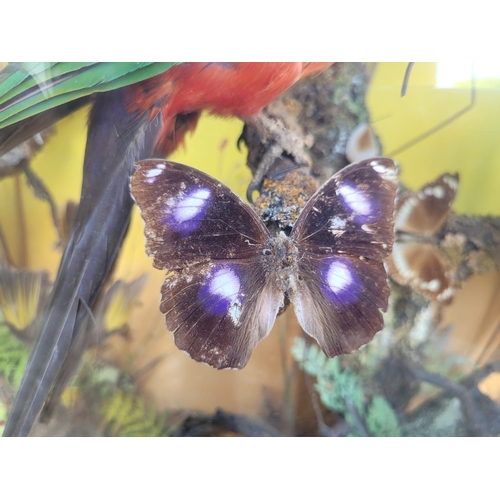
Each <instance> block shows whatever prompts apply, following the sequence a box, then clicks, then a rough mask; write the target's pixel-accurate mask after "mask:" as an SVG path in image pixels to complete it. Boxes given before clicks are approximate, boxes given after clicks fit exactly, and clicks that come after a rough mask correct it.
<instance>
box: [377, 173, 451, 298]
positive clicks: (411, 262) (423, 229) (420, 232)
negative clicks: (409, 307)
mask: <svg viewBox="0 0 500 500" xmlns="http://www.w3.org/2000/svg"><path fill="white" fill-rule="evenodd" d="M457 189H458V174H449V173H446V174H443V175H441V176H440V177H438V178H437V179H435V180H434V181H432V182H429V183H428V184H426V185H425V186H423V187H422V188H421V189H420V190H418V191H415V192H413V191H407V192H405V193H403V194H402V195H401V196H400V197H398V199H397V201H396V215H395V228H396V232H397V233H398V239H397V241H396V243H395V244H394V248H393V251H392V255H391V256H390V257H389V258H388V259H387V265H388V269H389V274H390V275H391V277H392V278H393V279H394V281H396V282H397V283H400V284H402V285H409V286H411V287H412V288H413V289H414V290H416V291H417V292H418V293H420V294H422V295H424V296H426V297H428V298H429V299H431V300H434V301H437V302H441V303H443V304H447V303H449V302H450V300H451V297H452V296H453V288H452V286H451V279H450V276H449V273H448V271H447V269H446V267H445V265H444V262H443V259H442V257H441V255H440V253H439V251H438V250H437V248H436V244H435V241H434V240H433V236H434V235H435V234H436V233H437V231H438V230H439V229H440V228H441V226H442V225H443V224H444V222H445V220H446V218H447V217H448V215H449V213H450V209H451V205H452V204H453V201H454V200H455V196H456V193H457Z"/></svg>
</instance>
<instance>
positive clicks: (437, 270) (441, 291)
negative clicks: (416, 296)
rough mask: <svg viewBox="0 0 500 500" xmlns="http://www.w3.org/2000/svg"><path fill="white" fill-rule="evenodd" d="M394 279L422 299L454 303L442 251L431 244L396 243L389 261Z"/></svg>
mask: <svg viewBox="0 0 500 500" xmlns="http://www.w3.org/2000/svg"><path fill="white" fill-rule="evenodd" d="M387 266H388V269H389V273H390V275H391V277H392V278H393V279H394V281H396V282H397V283H399V284H401V285H406V286H411V287H412V288H413V289H414V290H416V291H417V292H418V293H420V294H421V295H425V296H426V297H428V298H429V299H431V300H436V301H438V302H441V303H443V304H447V303H449V302H450V301H451V298H452V296H453V288H452V286H451V280H450V277H449V273H448V271H447V270H446V267H445V265H444V263H443V259H442V258H441V255H440V253H439V251H438V250H437V249H436V248H435V247H434V246H433V245H431V244H430V243H421V242H418V241H405V242H396V243H394V248H393V251H392V255H390V256H389V257H388V259H387Z"/></svg>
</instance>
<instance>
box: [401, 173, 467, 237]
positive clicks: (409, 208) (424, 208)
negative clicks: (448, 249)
mask: <svg viewBox="0 0 500 500" xmlns="http://www.w3.org/2000/svg"><path fill="white" fill-rule="evenodd" d="M457 189H458V174H448V173H446V174H443V175H441V176H440V177H438V178H437V179H436V180H434V181H432V182H429V183H428V184H426V185H425V186H424V187H422V188H421V189H420V190H419V191H415V192H413V191H407V192H405V193H403V194H402V195H401V196H400V197H398V199H397V201H396V216H395V220H394V226H395V228H396V230H397V231H403V232H405V233H410V234H415V235H419V236H432V235H433V234H435V233H436V231H437V230H438V229H439V228H440V227H441V226H442V225H443V223H444V221H445V220H446V218H447V217H448V214H449V213H450V209H451V206H452V204H453V201H454V200H455V196H456V194H457Z"/></svg>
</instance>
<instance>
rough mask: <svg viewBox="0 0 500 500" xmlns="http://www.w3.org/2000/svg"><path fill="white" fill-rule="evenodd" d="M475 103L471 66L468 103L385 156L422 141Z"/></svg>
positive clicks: (397, 152) (474, 81) (474, 83)
mask: <svg viewBox="0 0 500 500" xmlns="http://www.w3.org/2000/svg"><path fill="white" fill-rule="evenodd" d="M405 76H406V75H405ZM475 105H476V80H475V76H474V67H472V75H471V92H470V102H469V104H468V105H467V106H465V107H464V108H462V109H461V110H459V111H457V112H456V113H455V114H453V115H451V116H449V117H448V118H447V119H446V120H443V121H442V122H440V123H438V124H437V125H435V126H434V127H432V128H430V129H429V130H427V131H426V132H424V133H423V134H420V135H418V136H417V137H414V138H413V139H412V140H411V141H408V142H406V143H405V144H403V145H401V146H399V147H398V148H396V149H394V150H393V151H390V152H389V153H387V156H390V157H393V156H396V155H398V154H399V153H401V152H403V151H405V150H407V149H409V148H411V147H413V146H415V144H418V143H419V142H422V141H423V140H424V139H427V138H428V137H430V136H431V135H433V134H435V133H436V132H438V131H439V130H441V129H443V128H444V127H446V126H447V125H449V124H450V123H452V122H454V121H455V120H457V119H458V118H460V117H461V116H462V115H464V114H465V113H467V112H469V111H470V110H471V109H472V108H473V107H474V106H475Z"/></svg>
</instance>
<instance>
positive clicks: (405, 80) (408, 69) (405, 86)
mask: <svg viewBox="0 0 500 500" xmlns="http://www.w3.org/2000/svg"><path fill="white" fill-rule="evenodd" d="M414 64H415V63H414V62H411V63H408V66H406V71H405V76H404V78H403V85H401V97H404V96H405V95H406V91H407V90H408V82H409V81H410V75H411V70H412V68H413V65H414Z"/></svg>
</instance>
